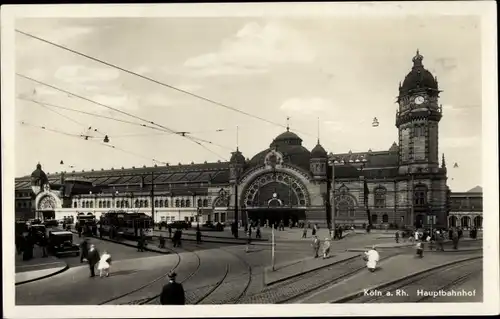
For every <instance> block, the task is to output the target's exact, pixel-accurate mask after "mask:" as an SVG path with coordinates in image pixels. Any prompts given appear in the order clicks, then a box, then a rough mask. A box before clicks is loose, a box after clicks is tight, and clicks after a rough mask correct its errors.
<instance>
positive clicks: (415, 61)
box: [412, 49, 424, 67]
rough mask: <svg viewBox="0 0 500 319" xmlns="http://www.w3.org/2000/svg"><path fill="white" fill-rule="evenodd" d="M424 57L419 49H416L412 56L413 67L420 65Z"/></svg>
mask: <svg viewBox="0 0 500 319" xmlns="http://www.w3.org/2000/svg"><path fill="white" fill-rule="evenodd" d="M423 59H424V57H423V56H422V55H421V54H420V50H419V49H417V54H416V55H415V56H414V57H413V59H412V61H413V67H418V66H422V60H423Z"/></svg>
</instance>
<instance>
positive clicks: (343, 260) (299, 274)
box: [264, 254, 361, 287]
mask: <svg viewBox="0 0 500 319" xmlns="http://www.w3.org/2000/svg"><path fill="white" fill-rule="evenodd" d="M359 256H361V254H358V255H356V256H352V257H349V258H346V259H342V260H338V261H336V262H334V263H331V264H328V265H324V266H321V267H318V268H314V269H309V270H306V271H303V272H301V273H297V274H294V275H291V276H288V277H285V278H281V279H278V280H275V281H273V282H271V283H269V284H267V283H265V282H264V285H265V286H267V287H269V286H272V285H275V284H277V283H280V282H283V281H285V280H288V279H292V278H295V277H298V276H301V275H304V274H308V273H311V272H313V271H316V270H320V269H323V268H327V267H330V266H333V265H336V264H339V263H342V262H346V261H349V260H351V259H354V258H358V257H359ZM264 274H265V273H264Z"/></svg>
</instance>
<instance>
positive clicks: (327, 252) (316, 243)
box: [311, 235, 331, 259]
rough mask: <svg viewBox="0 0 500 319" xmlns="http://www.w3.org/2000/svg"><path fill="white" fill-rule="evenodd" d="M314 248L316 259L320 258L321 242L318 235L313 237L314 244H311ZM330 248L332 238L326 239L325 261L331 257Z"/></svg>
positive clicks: (324, 246)
mask: <svg viewBox="0 0 500 319" xmlns="http://www.w3.org/2000/svg"><path fill="white" fill-rule="evenodd" d="M311 246H312V247H313V253H314V258H319V250H320V248H321V241H320V240H319V238H318V236H317V235H314V236H313V242H312V244H311ZM330 247H331V240H330V238H328V237H327V238H325V241H324V242H323V251H322V253H323V254H322V255H323V259H326V258H328V257H329V256H330Z"/></svg>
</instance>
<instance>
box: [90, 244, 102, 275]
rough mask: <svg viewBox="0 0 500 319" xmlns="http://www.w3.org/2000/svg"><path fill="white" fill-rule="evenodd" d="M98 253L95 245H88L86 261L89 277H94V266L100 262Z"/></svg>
mask: <svg viewBox="0 0 500 319" xmlns="http://www.w3.org/2000/svg"><path fill="white" fill-rule="evenodd" d="M100 259H101V258H100V256H99V252H98V251H97V249H96V248H95V245H93V244H92V245H90V249H89V252H88V255H87V260H88V262H89V268H90V277H95V266H96V265H97V263H98V262H99V260H100Z"/></svg>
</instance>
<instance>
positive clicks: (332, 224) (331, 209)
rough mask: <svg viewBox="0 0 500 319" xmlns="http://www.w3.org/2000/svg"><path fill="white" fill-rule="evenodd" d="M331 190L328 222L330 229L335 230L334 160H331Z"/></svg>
mask: <svg viewBox="0 0 500 319" xmlns="http://www.w3.org/2000/svg"><path fill="white" fill-rule="evenodd" d="M331 185H332V186H331V190H332V198H331V201H330V214H331V216H330V224H331V228H332V229H331V231H332V232H334V231H335V161H334V160H332V184H331Z"/></svg>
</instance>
